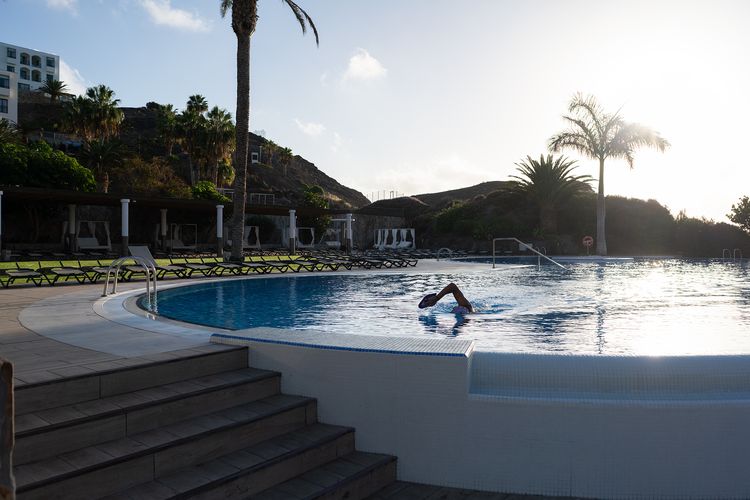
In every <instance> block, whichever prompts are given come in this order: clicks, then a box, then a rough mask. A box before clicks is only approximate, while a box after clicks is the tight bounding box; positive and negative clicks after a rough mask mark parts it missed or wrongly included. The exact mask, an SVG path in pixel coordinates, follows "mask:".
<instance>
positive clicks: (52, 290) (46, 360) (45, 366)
mask: <svg viewBox="0 0 750 500" xmlns="http://www.w3.org/2000/svg"><path fill="white" fill-rule="evenodd" d="M129 285H130V286H131V287H142V286H143V283H134V284H129ZM101 291H102V285H101V284H99V285H74V284H70V285H67V284H61V285H56V286H55V287H35V286H33V285H31V286H18V285H14V286H13V287H11V288H8V289H2V290H0V357H3V358H5V359H7V360H9V361H11V362H12V363H13V365H14V378H15V383H16V385H17V386H18V385H24V384H29V383H36V382H45V381H50V380H54V379H58V378H63V377H71V376H76V375H82V374H85V373H90V372H95V371H104V370H111V369H114V368H119V367H123V366H133V365H136V364H143V363H149V362H153V361H159V360H164V359H172V358H176V357H180V356H184V355H188V354H191V353H192V354H195V353H197V352H206V351H208V350H222V349H225V347H224V346H218V345H212V344H209V343H208V342H207V341H196V340H193V341H190V342H189V343H187V344H186V343H185V342H183V341H181V340H180V339H178V338H176V337H174V338H170V339H166V340H167V343H165V342H157V341H156V340H157V338H158V335H157V336H156V337H153V334H150V333H149V332H143V331H137V332H136V331H131V332H130V333H131V334H134V335H135V334H137V335H140V336H142V340H144V342H142V344H145V346H146V347H147V349H146V350H144V351H141V352H139V353H137V355H127V354H119V355H118V354H113V353H112V351H113V350H115V349H114V348H116V347H117V346H116V345H112V346H111V347H112V348H108V349H107V351H110V352H106V351H103V350H94V349H89V348H86V347H81V346H80V345H79V346H76V345H72V344H70V343H67V342H61V341H60V340H55V339H52V338H49V337H48V336H43V335H40V334H38V333H36V332H35V331H32V330H30V329H29V328H26V327H25V326H24V325H23V324H21V322H20V321H19V315H20V314H21V311H22V310H24V309H25V308H29V307H32V306H34V305H35V304H38V303H39V301H43V300H44V299H50V298H53V297H56V298H63V299H64V298H65V297H70V298H73V299H75V302H76V303H79V302H81V301H82V300H85V301H87V302H88V303H90V302H91V301H92V300H94V299H95V298H96V297H98V296H99V295H100V294H101ZM58 305H59V304H58ZM72 305H73V304H72V303H71V304H67V305H66V304H64V303H63V304H62V308H63V309H64V308H65V307H66V306H67V307H71V308H72ZM40 312H43V311H42V310H40ZM45 320H46V321H49V322H51V323H53V324H56V325H57V326H58V327H59V329H63V328H65V329H67V330H70V329H71V325H73V326H74V327H75V328H77V329H78V330H79V331H80V333H79V334H78V337H77V338H78V339H80V335H86V336H93V335H100V334H107V333H108V334H109V335H108V336H109V340H108V343H110V344H113V343H114V344H116V343H117V341H116V339H115V335H116V334H118V333H122V331H123V329H125V328H126V327H123V326H121V325H116V324H113V323H111V322H108V321H106V320H104V319H103V318H99V317H94V315H92V316H86V317H81V315H80V313H76V314H68V315H66V314H64V311H62V312H61V311H60V309H59V308H58V310H57V312H55V313H54V316H52V315H51V316H49V317H47V318H45ZM97 323H98V324H97ZM131 330H132V329H131ZM71 335H73V334H72V333H71ZM120 336H121V337H122V335H120ZM113 339H115V340H113ZM125 340H128V339H123V342H124V341H125ZM133 340H135V339H133ZM172 341H173V342H172ZM79 343H81V342H79Z"/></svg>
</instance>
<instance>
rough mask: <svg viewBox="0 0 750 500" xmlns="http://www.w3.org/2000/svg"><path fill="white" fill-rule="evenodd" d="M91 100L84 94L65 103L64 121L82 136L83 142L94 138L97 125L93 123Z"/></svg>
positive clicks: (72, 130) (71, 129) (70, 128)
mask: <svg viewBox="0 0 750 500" xmlns="http://www.w3.org/2000/svg"><path fill="white" fill-rule="evenodd" d="M91 108H92V103H91V100H89V99H87V98H86V97H84V96H77V97H74V98H73V99H71V100H70V101H68V102H67V103H66V104H65V118H64V121H65V123H66V125H67V128H68V129H69V130H70V131H71V132H73V133H74V134H75V135H77V136H78V137H80V138H81V139H82V140H83V142H88V141H91V140H93V137H94V132H95V127H94V125H93V124H92V120H91V116H92V114H93V111H92V109H91Z"/></svg>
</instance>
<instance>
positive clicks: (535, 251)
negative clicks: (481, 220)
mask: <svg viewBox="0 0 750 500" xmlns="http://www.w3.org/2000/svg"><path fill="white" fill-rule="evenodd" d="M498 241H515V242H516V243H518V244H519V245H523V246H524V247H526V248H528V249H529V250H531V251H532V252H534V253H535V254H537V267H538V268H540V267H541V266H542V258H545V259H547V260H548V261H550V262H552V263H553V264H554V265H556V266H557V267H559V268H561V269H567V268H566V267H565V266H563V265H562V264H560V263H559V262H557V261H556V260H553V259H551V258H549V257H547V256H546V255H544V254H543V253H542V252H540V251H538V250H537V249H535V248H534V247H533V246H531V245H529V244H528V243H524V242H523V241H521V240H519V239H518V238H493V239H492V269H495V253H496V252H495V243H496V242H498Z"/></svg>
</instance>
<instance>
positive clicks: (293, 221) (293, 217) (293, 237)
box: [289, 210, 297, 254]
mask: <svg viewBox="0 0 750 500" xmlns="http://www.w3.org/2000/svg"><path fill="white" fill-rule="evenodd" d="M296 251H297V211H296V210H289V253H290V254H292V253H295V252H296Z"/></svg>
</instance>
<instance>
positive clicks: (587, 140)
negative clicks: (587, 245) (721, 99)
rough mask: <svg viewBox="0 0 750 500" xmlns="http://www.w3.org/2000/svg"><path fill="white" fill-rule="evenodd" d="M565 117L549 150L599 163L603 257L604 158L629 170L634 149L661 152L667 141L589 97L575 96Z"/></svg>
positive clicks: (602, 250) (602, 248)
mask: <svg viewBox="0 0 750 500" xmlns="http://www.w3.org/2000/svg"><path fill="white" fill-rule="evenodd" d="M568 113H570V116H569V115H564V116H563V119H564V120H565V121H566V122H568V125H569V127H570V128H568V130H564V131H563V132H560V133H558V134H556V135H554V136H552V137H551V138H550V140H549V149H550V151H553V152H558V151H561V150H563V149H572V150H574V151H577V152H579V153H581V154H582V155H584V156H587V157H588V158H591V159H594V160H599V190H598V193H597V198H596V253H597V254H598V255H607V241H606V238H605V231H604V220H605V218H606V208H605V206H604V161H605V160H606V159H607V158H615V159H616V158H622V159H624V160H625V161H627V162H628V165H629V166H630V168H631V169H632V168H633V160H634V155H635V150H636V149H638V148H641V147H652V148H655V149H657V150H658V151H661V152H663V151H664V150H665V149H666V148H668V147H669V142H667V140H666V139H664V138H663V137H661V136H660V135H659V133H658V132H656V131H654V130H652V129H650V128H648V127H645V126H643V125H639V124H637V123H629V122H626V121H625V120H624V119H623V118H622V117H621V116H620V111H619V110H618V111H617V112H616V113H614V114H610V113H607V112H605V111H604V110H603V109H602V107H601V106H600V105H599V103H598V102H597V100H596V98H595V97H593V96H584V95H582V94H580V93H579V94H576V95H575V96H573V99H571V101H570V104H569V105H568Z"/></svg>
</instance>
